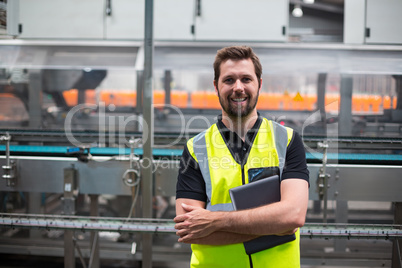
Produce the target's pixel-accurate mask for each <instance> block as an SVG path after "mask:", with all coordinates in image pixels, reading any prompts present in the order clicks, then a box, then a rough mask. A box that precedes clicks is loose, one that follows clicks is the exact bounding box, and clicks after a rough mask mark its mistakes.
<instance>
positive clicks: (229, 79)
mask: <svg viewBox="0 0 402 268" xmlns="http://www.w3.org/2000/svg"><path fill="white" fill-rule="evenodd" d="M233 81H234V80H233V78H230V77H229V78H226V79H224V80H223V82H224V83H227V84H230V83H233Z"/></svg>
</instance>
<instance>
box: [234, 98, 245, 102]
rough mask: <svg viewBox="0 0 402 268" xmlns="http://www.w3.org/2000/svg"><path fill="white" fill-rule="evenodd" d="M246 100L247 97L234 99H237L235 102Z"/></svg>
mask: <svg viewBox="0 0 402 268" xmlns="http://www.w3.org/2000/svg"><path fill="white" fill-rule="evenodd" d="M245 100H246V98H241V99H233V101H235V102H242V101H245Z"/></svg>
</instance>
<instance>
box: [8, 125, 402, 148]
mask: <svg viewBox="0 0 402 268" xmlns="http://www.w3.org/2000/svg"><path fill="white" fill-rule="evenodd" d="M6 133H8V134H9V135H11V136H12V141H13V142H46V143H47V144H51V143H52V144H56V145H66V143H68V144H70V142H69V140H68V139H67V135H66V131H64V130H35V129H28V130H23V129H0V136H2V135H6ZM69 134H71V135H73V136H74V138H75V139H77V140H79V141H80V142H82V143H88V144H90V143H93V142H94V141H98V140H99V137H100V136H102V138H103V139H104V140H105V141H109V140H111V138H112V140H113V141H116V142H117V141H119V140H123V141H128V140H129V139H130V138H142V133H141V132H124V133H121V132H104V133H103V132H100V131H76V130H74V131H72V132H71V133H69ZM196 134H197V133H190V132H189V133H186V135H183V133H154V140H155V144H156V145H163V144H172V142H174V143H175V144H176V145H184V144H185V142H186V139H187V138H188V137H192V136H195V135H196ZM302 138H303V142H304V143H305V145H306V146H308V147H310V148H317V144H318V143H319V142H322V141H324V140H325V141H327V142H328V144H329V146H330V148H331V147H332V144H334V145H336V148H338V149H371V150H377V149H379V150H382V149H391V150H402V137H353V136H336V137H330V136H329V137H327V136H309V135H307V136H306V135H303V137H302Z"/></svg>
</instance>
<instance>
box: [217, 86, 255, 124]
mask: <svg viewBox="0 0 402 268" xmlns="http://www.w3.org/2000/svg"><path fill="white" fill-rule="evenodd" d="M258 96H259V91H258V92H257V96H256V97H255V99H251V98H250V96H249V95H248V96H247V103H246V107H244V108H242V105H236V104H233V103H232V101H231V100H230V99H231V96H228V97H227V99H226V103H225V102H224V100H223V98H222V97H221V95H220V94H219V90H218V97H219V103H220V104H221V106H222V109H223V110H224V111H225V112H226V114H227V115H228V116H229V117H232V118H239V117H240V118H244V117H247V116H248V115H249V114H250V113H251V112H252V111H253V110H254V108H255V106H256V105H257V101H258Z"/></svg>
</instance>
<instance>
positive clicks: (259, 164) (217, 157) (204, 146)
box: [187, 118, 300, 268]
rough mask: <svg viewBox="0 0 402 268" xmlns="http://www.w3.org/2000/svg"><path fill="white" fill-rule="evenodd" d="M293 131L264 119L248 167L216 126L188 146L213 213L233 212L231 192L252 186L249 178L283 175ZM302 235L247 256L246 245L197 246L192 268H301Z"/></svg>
mask: <svg viewBox="0 0 402 268" xmlns="http://www.w3.org/2000/svg"><path fill="white" fill-rule="evenodd" d="M292 136H293V130H292V129H290V128H285V127H283V126H281V125H279V124H277V123H276V122H273V121H270V120H267V119H265V118H264V119H263V120H262V123H261V126H260V128H259V130H258V133H257V134H256V136H255V139H254V142H253V145H252V147H251V149H250V152H249V155H248V158H247V161H246V163H245V164H244V165H243V166H242V165H241V164H239V163H237V162H236V161H235V159H233V157H232V154H231V153H230V151H229V149H228V147H227V145H226V143H225V141H224V139H223V138H222V135H221V133H220V132H219V129H218V127H217V125H216V124H214V125H212V126H211V127H210V128H209V129H207V130H205V131H204V132H202V133H200V134H198V135H197V136H195V137H194V138H192V139H190V140H189V141H188V142H187V148H188V150H189V152H190V154H191V155H192V157H193V158H194V159H195V160H196V161H197V162H198V164H199V167H200V170H201V173H202V175H203V178H204V181H205V186H206V194H207V204H206V208H207V209H208V210H211V211H231V210H233V206H232V204H231V199H230V196H229V189H230V188H233V187H237V186H240V185H242V184H246V183H249V174H251V173H252V172H253V170H258V169H261V168H271V167H272V168H274V167H278V169H279V172H280V175H282V170H283V165H284V162H285V157H286V148H287V146H288V144H289V142H290V140H291V139H292ZM299 237H300V235H299V231H297V232H296V240H294V241H292V242H288V243H285V244H282V245H279V246H276V247H273V248H270V249H267V250H264V251H260V252H257V253H254V254H252V255H250V256H249V255H247V254H246V252H245V249H244V246H243V243H238V244H231V245H223V246H213V245H199V244H193V245H191V248H192V251H193V253H192V256H191V267H194V268H195V267H205V268H212V267H228V268H233V267H253V268H259V267H273V268H286V267H291V268H293V267H300V247H299V245H300V241H299Z"/></svg>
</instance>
